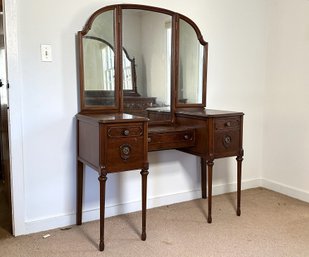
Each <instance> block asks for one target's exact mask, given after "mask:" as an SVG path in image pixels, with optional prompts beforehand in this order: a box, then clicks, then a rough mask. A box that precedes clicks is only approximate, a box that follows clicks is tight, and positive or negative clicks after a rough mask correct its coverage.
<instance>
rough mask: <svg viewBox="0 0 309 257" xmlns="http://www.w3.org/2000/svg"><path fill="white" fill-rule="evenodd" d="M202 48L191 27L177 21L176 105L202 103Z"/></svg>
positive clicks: (184, 22) (181, 21)
mask: <svg viewBox="0 0 309 257" xmlns="http://www.w3.org/2000/svg"><path fill="white" fill-rule="evenodd" d="M203 57H204V46H203V45H201V44H200V42H199V40H198V38H197V35H196V32H195V30H194V29H193V27H192V26H191V25H190V24H189V23H187V22H186V21H184V20H182V19H180V20H179V71H178V74H179V80H178V83H179V84H178V103H181V104H201V103H202V101H203V60H204V58H203Z"/></svg>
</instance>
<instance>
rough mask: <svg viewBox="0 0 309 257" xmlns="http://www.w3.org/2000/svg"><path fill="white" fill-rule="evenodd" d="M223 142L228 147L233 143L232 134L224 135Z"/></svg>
mask: <svg viewBox="0 0 309 257" xmlns="http://www.w3.org/2000/svg"><path fill="white" fill-rule="evenodd" d="M222 143H223V145H224V147H225V148H228V147H229V146H230V145H231V143H232V137H231V136H230V135H224V136H223V138H222Z"/></svg>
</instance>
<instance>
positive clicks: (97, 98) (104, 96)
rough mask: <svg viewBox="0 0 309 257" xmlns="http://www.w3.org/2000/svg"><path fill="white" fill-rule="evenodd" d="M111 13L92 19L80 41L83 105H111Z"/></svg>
mask: <svg viewBox="0 0 309 257" xmlns="http://www.w3.org/2000/svg"><path fill="white" fill-rule="evenodd" d="M114 60H115V53H114V11H113V10H111V11H107V12H104V13H102V14H100V15H98V16H97V17H96V19H95V20H94V22H93V24H92V27H91V30H89V31H88V33H87V34H86V35H85V36H84V37H83V62H84V63H83V65H84V81H83V83H84V98H85V103H86V105H105V106H114V105H115V67H114V66H115V65H114Z"/></svg>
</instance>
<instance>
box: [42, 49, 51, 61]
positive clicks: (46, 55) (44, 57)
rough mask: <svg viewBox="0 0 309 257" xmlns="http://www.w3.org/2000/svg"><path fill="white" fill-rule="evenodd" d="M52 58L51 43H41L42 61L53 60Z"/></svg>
mask: <svg viewBox="0 0 309 257" xmlns="http://www.w3.org/2000/svg"><path fill="white" fill-rule="evenodd" d="M52 60H53V58H52V48H51V45H41V61H42V62H51V61H52Z"/></svg>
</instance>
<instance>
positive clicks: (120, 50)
mask: <svg viewBox="0 0 309 257" xmlns="http://www.w3.org/2000/svg"><path fill="white" fill-rule="evenodd" d="M78 39H79V57H80V62H79V63H80V101H81V104H80V106H81V112H84V113H91V112H96V113H98V112H125V113H130V114H134V115H139V116H145V117H148V118H149V119H150V121H153V122H154V123H156V122H158V123H160V122H163V123H167V122H168V123H170V122H173V120H174V113H175V110H176V109H177V108H187V107H205V106H206V74H207V54H208V53H207V51H208V49H207V45H208V44H207V42H206V41H205V40H204V39H203V36H202V34H201V31H200V29H199V28H198V26H197V25H196V24H195V23H194V22H193V21H192V20H191V19H190V18H188V17H186V16H184V15H182V14H179V13H176V12H174V11H171V10H167V9H163V8H159V7H153V6H146V5H137V4H118V5H110V6H106V7H103V8H101V9H99V10H97V11H96V12H94V13H93V14H92V15H91V16H90V18H89V19H88V21H87V22H86V24H85V26H84V28H83V30H82V31H79V32H78Z"/></svg>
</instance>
